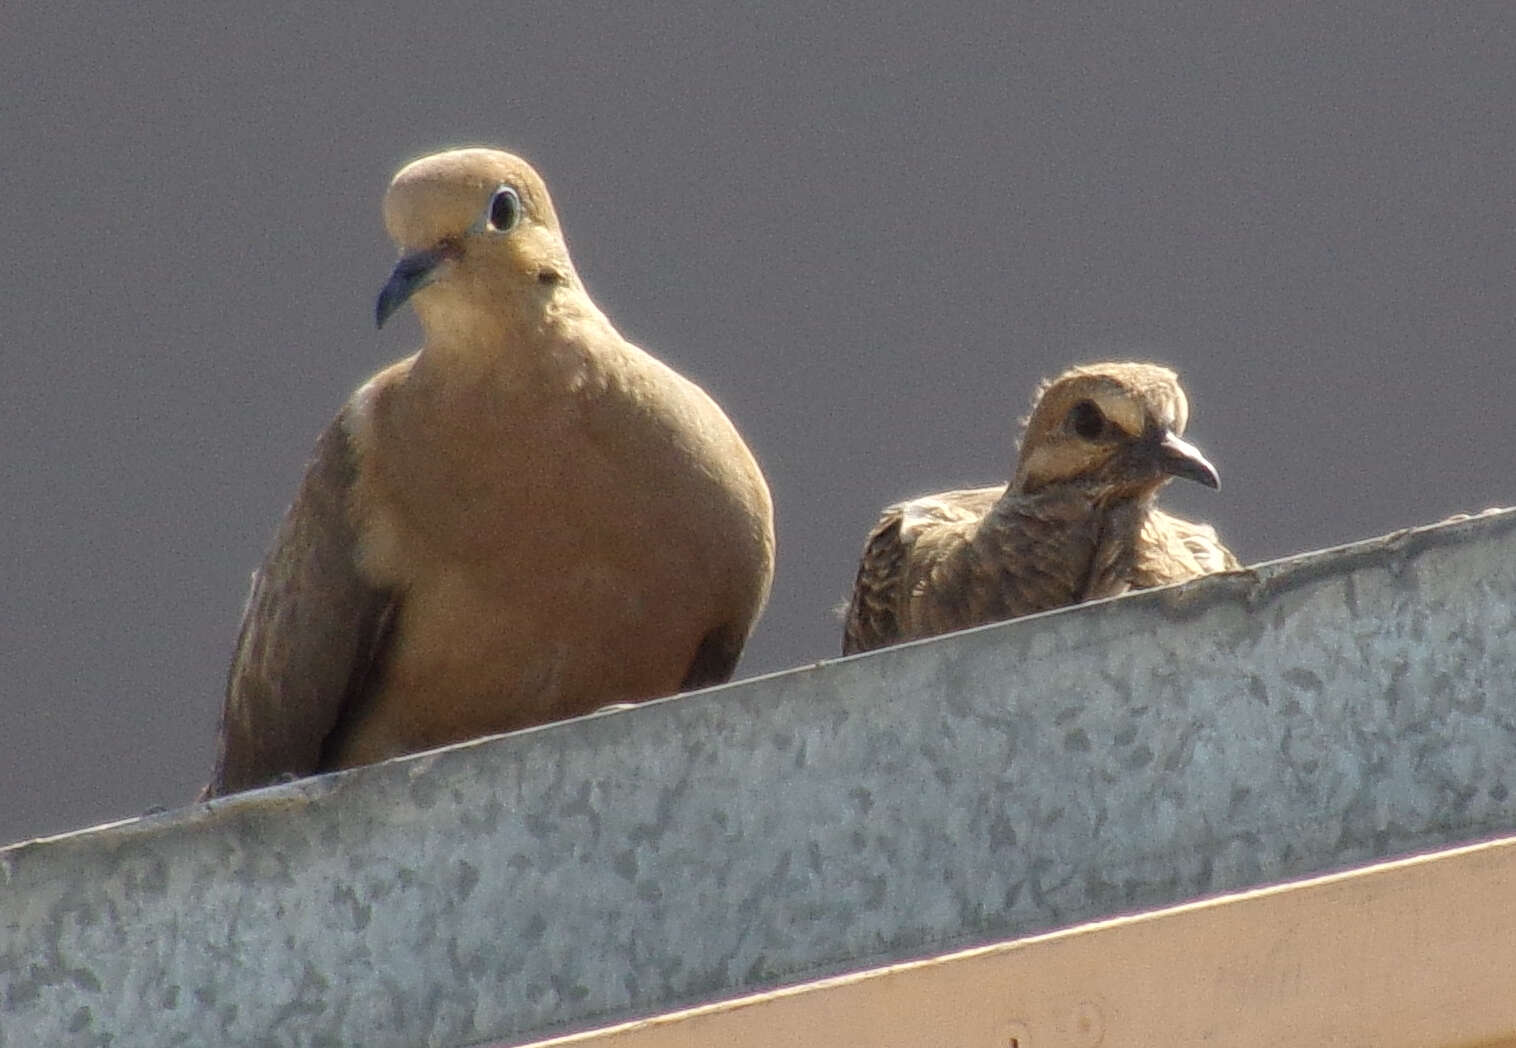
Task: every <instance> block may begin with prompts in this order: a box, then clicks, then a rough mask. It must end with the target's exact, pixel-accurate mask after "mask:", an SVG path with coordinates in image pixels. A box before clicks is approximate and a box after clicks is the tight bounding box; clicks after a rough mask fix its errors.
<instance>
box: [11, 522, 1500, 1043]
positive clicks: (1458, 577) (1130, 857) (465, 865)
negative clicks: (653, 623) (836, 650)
mask: <svg viewBox="0 0 1516 1048" xmlns="http://www.w3.org/2000/svg"><path fill="white" fill-rule="evenodd" d="M1513 607H1516V512H1502V513H1498V514H1491V515H1486V516H1482V517H1480V518H1476V519H1473V520H1469V521H1464V522H1461V523H1455V524H1451V525H1445V526H1441V527H1437V528H1431V529H1421V530H1417V531H1412V532H1405V533H1400V534H1397V535H1394V536H1390V537H1388V538H1385V539H1379V540H1374V541H1371V542H1366V543H1361V544H1358V545H1355V546H1351V547H1346V548H1344V549H1340V550H1336V551H1330V552H1327V553H1324V554H1315V555H1311V556H1307V557H1302V558H1296V559H1293V560H1289V561H1281V562H1277V563H1275V564H1272V565H1267V566H1264V567H1262V568H1259V569H1256V571H1254V572H1244V573H1240V574H1237V575H1233V576H1228V577H1222V578H1214V579H1208V580H1203V581H1201V582H1199V583H1196V584H1191V585H1190V586H1187V587H1183V588H1179V589H1171V590H1164V591H1158V592H1154V593H1149V594H1141V595H1137V596H1135V597H1127V598H1123V599H1121V600H1118V601H1113V602H1106V603H1103V604H1099V605H1094V606H1090V607H1086V608H1083V609H1076V610H1073V611H1070V612H1060V613H1054V614H1051V615H1045V616H1041V617H1038V618H1035V619H1027V620H1022V621H1020V622H1016V623H1010V624H1006V625H1001V626H992V627H987V628H984V629H981V630H977V631H974V632H971V633H967V634H960V635H957V636H953V637H948V638H943V639H939V640H935V641H926V642H922V643H920V644H915V645H909V646H906V647H902V648H896V649H891V650H886V651H883V652H878V653H875V654H872V655H865V656H860V657H858V658H855V659H850V660H846V661H842V662H837V663H832V664H827V665H822V666H818V667H814V668H810V669H803V670H797V671H794V672H791V673H785V674H780V675H778V676H774V677H770V678H766V679H762V680H756V681H751V682H747V683H744V684H739V685H734V686H730V687H727V688H721V689H716V690H713V691H709V692H705V693H702V694H700V695H696V696H691V697H686V698H681V699H673V700H668V701H665V702H662V703H658V704H654V705H651V706H648V707H643V708H641V709H637V710H632V711H627V712H620V713H611V714H603V715H600V716H597V717H593V718H588V719H586V720H582V721H579V722H576V723H572V724H566V725H559V726H556V727H551V728H545V729H540V730H536V731H531V732H525V733H521V734H518V735H514V736H509V737H505V738H501V739H495V740H490V741H487V742H483V743H475V744H470V745H467V746H462V747H455V748H453V749H451V750H446V751H439V752H437V753H434V754H429V755H425V756H422V757H419V758H414V759H410V760H405V761H398V762H393V763H391V764H388V765H384V766H380V767H375V768H369V769H363V770H360V771H357V772H353V773H349V774H344V775H338V776H330V777H327V778H324V779H319V780H310V781H307V782H303V783H298V784H294V785H291V786H286V787H280V788H277V789H272V790H265V791H261V792H258V793H253V794H246V795H242V796H239V797H233V798H229V799H227V800H224V801H219V802H216V803H214V804H210V805H200V806H196V807H194V808H190V809H185V810H182V811H178V812H173V813H169V814H167V815H162V816H156V817H153V818H149V819H143V820H138V821H135V822H131V823H126V824H120V825H116V826H113V827H108V828H103V829H98V830H93V831H89V832H85V833H80V834H75V835H72V836H67V837H61V838H54V839H51V840H47V841H40V842H33V843H29V844H23V845H18V846H16V847H14V848H11V849H8V850H4V851H0V1045H3V1046H4V1048H19V1046H23V1045H25V1046H29V1045H34V1044H68V1045H106V1044H109V1045H112V1046H115V1048H121V1046H125V1045H174V1044H187V1045H203V1044H219V1045H283V1044H312V1045H346V1044H363V1045H365V1046H371V1048H373V1046H384V1045H406V1046H409V1045H420V1044H429V1045H455V1044H466V1043H469V1042H471V1041H479V1040H486V1039H490V1038H503V1039H509V1040H520V1039H526V1037H527V1035H528V1034H534V1033H541V1032H545V1031H547V1030H550V1029H562V1028H564V1027H565V1026H574V1025H585V1024H588V1023H589V1022H591V1021H594V1022H601V1021H608V1020H613V1019H618V1018H625V1017H627V1016H629V1015H633V1014H638V1013H646V1012H653V1011H661V1010H665V1009H668V1008H671V1007H674V1006H676V1005H683V1004H688V1003H691V1002H693V1001H697V1000H702V999H707V998H711V997H717V996H725V995H729V994H732V993H735V992H738V991H748V990H753V989H755V988H759V987H765V986H772V985H775V984H779V983H784V982H790V981H796V980H799V979H801V978H805V977H809V976H813V975H816V974H819V973H823V972H828V971H835V970H839V969H843V968H855V967H862V966H865V965H871V964H877V963H879V962H882V961H887V960H890V959H897V958H903V957H909V956H915V955H921V954H926V953H930V952H935V951H940V950H943V949H947V948H951V947H955V946H962V945H966V944H970V943H975V942H980V941H984V940H989V939H997V938H1009V937H1012V936H1018V935H1022V934H1026V933H1029V932H1035V931H1039V930H1044V929H1048V928H1052V927H1056V926H1060V925H1066V924H1070V923H1073V922H1078V921H1083V920H1087V919H1090V918H1095V917H1100V916H1104V915H1109V914H1113V913H1117V912H1121V911H1126V910H1133V909H1138V908H1146V907H1152V906H1157V905H1161V904H1166V903H1171V902H1174V901H1177V900H1181V899H1188V898H1192V897H1194V896H1198V895H1203V894H1207V893H1212V892H1220V891H1225V890H1231V889H1236V888H1242V887H1246V886H1249V885H1255V884H1259V883H1263V882H1268V881H1275V880H1279V879H1282V878H1289V877H1294V876H1298V875H1302V874H1307V873H1312V872H1317V871H1323V870H1329V869H1338V868H1342V867H1347V866H1352V865H1356V864H1359V863H1362V862H1364V861H1366V860H1370V859H1374V858H1379V857H1385V856H1391V855H1396V854H1401V853H1405V852H1408V851H1413V850H1420V849H1427V848H1432V847H1435V846H1438V845H1442V844H1447V843H1452V842H1460V841H1467V840H1470V839H1474V838H1478V837H1481V836H1485V835H1489V834H1493V833H1497V832H1509V831H1511V830H1513V829H1516V799H1513V798H1512V796H1511V789H1512V786H1513V785H1516V782H1513V780H1516V770H1513V769H1516V631H1513V628H1512V627H1513Z"/></svg>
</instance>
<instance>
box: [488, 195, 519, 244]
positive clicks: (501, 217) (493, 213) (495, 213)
mask: <svg viewBox="0 0 1516 1048" xmlns="http://www.w3.org/2000/svg"><path fill="white" fill-rule="evenodd" d="M520 217H521V198H520V197H519V196H517V195H516V191H515V190H514V189H512V188H511V187H510V186H501V187H500V188H499V189H497V190H495V195H494V196H493V197H491V198H490V228H491V229H493V230H496V231H497V232H500V233H504V232H506V231H507V230H509V229H510V228H511V227H512V226H514V225H515V224H516V221H517V220H518V219H519V218H520Z"/></svg>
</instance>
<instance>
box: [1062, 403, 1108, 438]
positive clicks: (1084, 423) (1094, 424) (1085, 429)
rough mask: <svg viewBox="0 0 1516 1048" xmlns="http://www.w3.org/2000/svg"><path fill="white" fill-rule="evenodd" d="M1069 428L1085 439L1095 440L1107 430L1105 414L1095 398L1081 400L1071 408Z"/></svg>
mask: <svg viewBox="0 0 1516 1048" xmlns="http://www.w3.org/2000/svg"><path fill="white" fill-rule="evenodd" d="M1069 428H1070V429H1072V430H1073V431H1074V432H1075V433H1077V434H1079V436H1081V437H1083V438H1084V439H1085V440H1095V439H1097V438H1098V437H1099V436H1100V434H1101V433H1103V432H1105V416H1104V415H1102V414H1101V413H1100V409H1099V408H1097V407H1096V406H1095V402H1094V401H1093V400H1081V401H1080V402H1079V403H1077V404H1075V405H1074V406H1073V408H1071V409H1070V410H1069Z"/></svg>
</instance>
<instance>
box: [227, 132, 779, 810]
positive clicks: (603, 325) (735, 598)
mask: <svg viewBox="0 0 1516 1048" xmlns="http://www.w3.org/2000/svg"><path fill="white" fill-rule="evenodd" d="M384 221H385V225H386V227H387V229H388V230H389V233H390V235H391V236H392V237H393V238H394V240H395V241H396V242H397V244H398V245H399V248H400V252H401V256H400V260H399V262H398V263H397V264H396V265H395V267H394V271H393V273H392V274H391V276H390V278H389V281H388V283H386V284H385V285H384V289H383V290H382V291H381V292H380V295H379V299H378V304H377V320H378V322H379V324H380V325H381V326H382V325H383V324H384V322H385V320H386V319H387V318H389V317H390V316H391V315H392V314H394V313H395V311H396V310H398V309H400V308H401V306H402V305H404V304H405V303H407V302H408V303H410V304H412V305H413V306H414V308H415V310H416V313H417V316H418V317H419V319H420V321H421V327H422V332H423V335H424V341H423V344H422V347H421V349H420V351H419V352H417V353H416V354H415V355H413V356H410V357H407V358H405V359H404V360H401V361H399V362H397V363H395V364H393V365H391V366H389V367H387V368H385V369H384V370H382V371H380V372H379V373H378V374H377V375H375V376H374V377H373V378H371V379H370V380H369V381H368V382H366V383H364V384H363V385H362V386H361V387H360V388H359V389H358V390H357V391H356V392H355V393H354V394H353V395H352V397H351V398H350V399H349V400H348V401H347V403H346V404H345V405H344V406H343V408H342V410H341V411H340V412H339V413H338V415H337V417H336V419H335V420H334V421H333V422H332V423H331V425H330V426H328V427H327V429H326V431H325V432H324V433H323V434H322V435H321V437H320V438H319V440H318V441H317V444H316V449H315V452H314V455H313V457H312V459H311V461H310V463H309V465H308V467H307V470H306V473H305V477H304V479H303V481H302V482H301V484H300V487H299V490H298V492H297V493H296V495H295V499H294V502H293V503H292V504H291V506H290V507H289V510H288V512H287V514H286V516H285V518H284V521H283V524H282V526H281V527H280V529H279V532H278V534H277V536H276V538H275V540H274V544H273V548H272V549H271V551H270V552H269V553H268V555H267V558H266V559H265V561H264V562H263V566H262V567H261V568H260V569H259V570H258V572H257V573H256V574H255V576H254V581H253V587H252V592H251V595H250V596H249V598H248V603H247V607H246V610H245V611H244V614H243V620H242V629H241V634H240V636H239V638H238V641H237V648H236V654H235V656H234V658H233V661H232V666H231V671H230V674H229V678H228V683H227V690H226V698H225V704H224V707H223V711H222V718H221V730H220V736H219V739H218V743H217V753H216V762H215V768H214V773H213V775H212V778H211V781H210V783H209V785H208V786H207V787H206V789H205V795H206V796H216V795H219V794H225V793H230V792H232V791H236V790H242V789H246V788H249V787H254V786H258V785H261V784H264V783H268V782H270V781H273V780H276V779H279V778H283V777H289V776H300V775H306V774H310V773H314V772H320V771H327V770H331V769H337V768H346V767H351V766H353V765H358V764H366V763H370V762H374V761H379V760H383V759H386V758H389V757H394V756H397V755H400V754H404V753H410V752H414V751H416V750H421V749H426V748H429V747H434V746H439V745H443V744H446V743H451V742H456V741H459V740H463V739H469V738H473V737H476V736H480V735H486V734H491V733H495V732H503V731H510V730H514V729H517V728H523V727H527V726H529V725H535V724H541V723H544V722H547V721H552V720H557V719H560V718H564V717H571V716H574V715H577V714H581V713H585V712H588V711H590V710H594V709H596V708H598V707H600V706H603V705H606V704H608V703H614V702H626V701H638V700H643V699H649V698H653V697H655V696H661V695H668V694H671V693H673V692H676V691H681V690H685V689H690V688H698V687H701V686H704V685H709V684H716V683H719V682H722V681H725V680H728V679H729V678H730V677H731V675H732V672H733V669H734V668H735V666H736V664H737V658H738V656H739V654H740V653H741V651H742V648H743V644H744V643H745V642H746V640H747V637H748V634H749V632H750V631H751V629H752V627H753V624H754V622H755V620H756V619H757V618H758V616H759V613H760V612H761V611H762V609H763V605H764V602H765V601H766V600H767V597H768V591H769V584H770V582H771V580H772V577H773V563H774V532H773V508H772V505H771V502H770V498H769V491H768V487H767V485H766V484H765V482H764V478H763V474H762V472H761V471H760V470H759V468H758V464H757V462H756V461H755V460H754V458H753V455H752V453H751V452H750V451H749V450H748V447H747V445H746V444H745V443H744V442H743V440H742V437H741V436H740V435H739V434H738V433H737V430H736V429H735V428H734V427H733V425H732V423H731V422H730V421H729V420H728V419H727V417H726V415H725V414H723V412H722V411H721V409H720V407H718V406H717V405H716V403H715V401H713V400H712V399H711V398H710V397H709V396H707V395H706V394H705V393H704V392H703V391H702V390H701V389H700V388H699V387H698V386H696V385H695V384H694V383H692V382H690V381H689V380H688V379H685V378H684V377H682V376H680V375H679V374H677V373H676V372H674V371H673V370H672V369H670V368H669V367H667V366H666V365H664V364H662V363H661V362H659V361H658V360H656V359H655V358H653V357H652V356H650V355H649V354H647V353H645V352H644V351H643V350H641V349H639V348H637V347H636V346H634V345H632V344H631V343H629V342H627V341H626V340H625V339H623V338H622V337H621V335H620V334H618V333H617V331H616V329H615V328H614V327H612V325H611V322H610V321H609V320H608V319H607V318H606V317H605V315H604V314H603V313H602V312H601V311H600V310H599V309H598V308H597V307H596V306H595V303H594V302H592V301H591V300H590V297H589V295H588V294H587V293H586V291H585V288H584V285H583V284H582V283H581V282H580V279H579V276H578V275H577V274H576V273H575V271H574V266H573V263H572V262H571V261H570V260H569V253H568V248H567V247H566V246H565V244H564V240H563V237H562V234H561V233H560V231H559V226H558V217H557V215H556V214H555V212H554V210H553V204H552V201H551V200H550V199H549V197H548V193H547V188H546V186H545V185H544V184H543V181H542V179H541V178H540V177H539V176H538V175H537V173H536V172H535V171H534V170H533V169H532V168H531V167H530V166H529V165H528V164H527V163H526V162H525V161H523V160H521V159H520V158H518V157H515V156H512V155H510V154H508V153H503V152H498V151H495V150H490V149H461V150H455V151H450V152H445V153H439V154H436V155H433V156H429V157H425V158H423V159H421V160H417V161H416V162H414V163H412V164H410V165H408V166H406V167H405V168H403V169H402V170H401V171H400V172H399V173H398V174H397V175H396V176H395V178H394V181H393V182H392V183H391V185H390V188H389V191H388V193H387V194H386V196H385V199H384Z"/></svg>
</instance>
